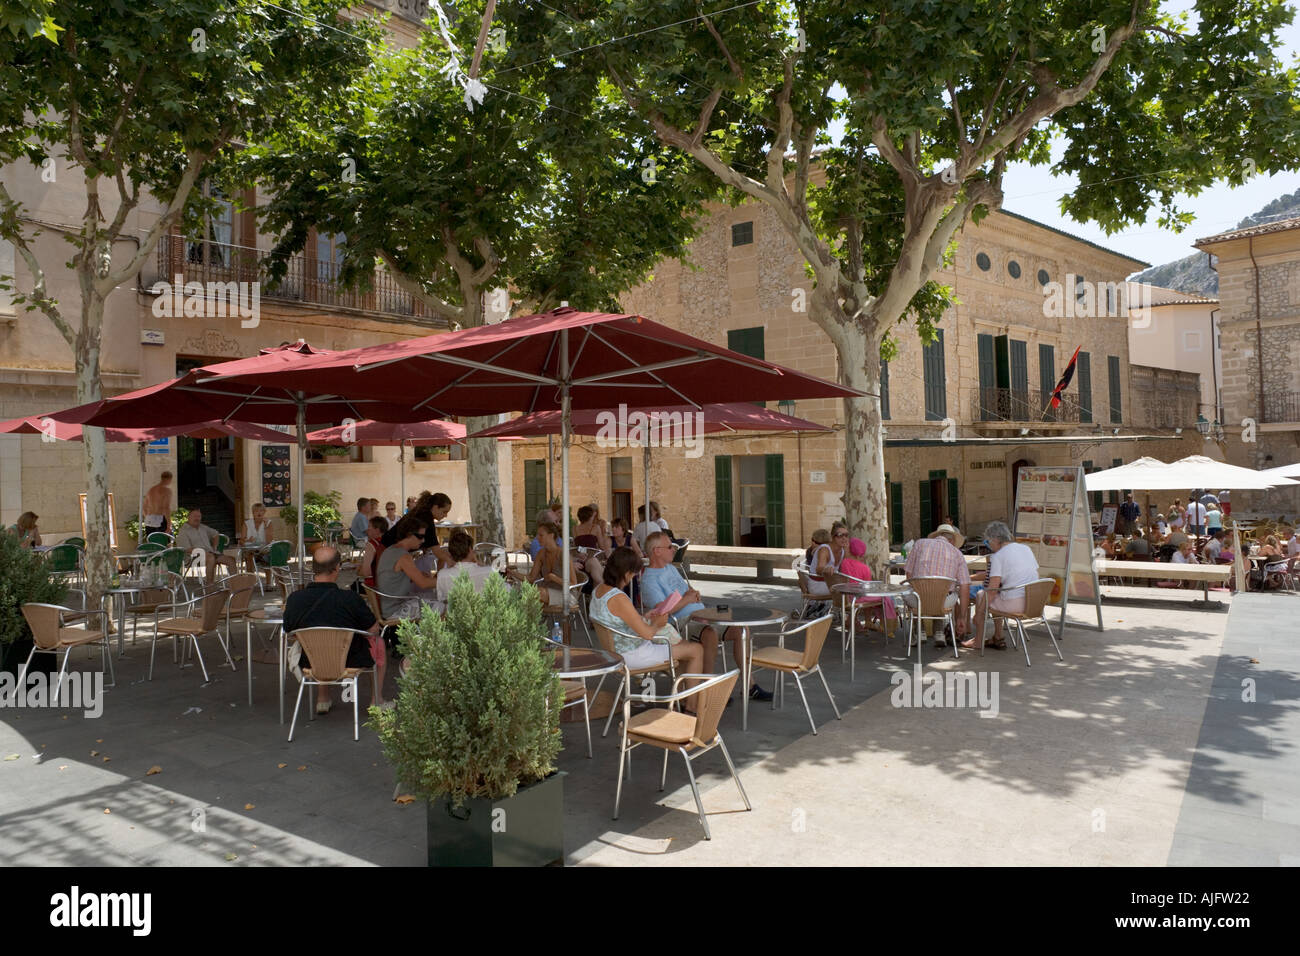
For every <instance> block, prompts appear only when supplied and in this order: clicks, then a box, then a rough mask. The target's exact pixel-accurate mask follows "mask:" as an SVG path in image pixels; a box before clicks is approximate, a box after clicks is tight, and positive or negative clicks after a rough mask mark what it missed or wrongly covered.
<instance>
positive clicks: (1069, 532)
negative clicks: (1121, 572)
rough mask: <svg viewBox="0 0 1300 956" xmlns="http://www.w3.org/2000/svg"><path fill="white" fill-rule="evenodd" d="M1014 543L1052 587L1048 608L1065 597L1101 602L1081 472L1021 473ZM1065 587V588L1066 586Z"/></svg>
mask: <svg viewBox="0 0 1300 956" xmlns="http://www.w3.org/2000/svg"><path fill="white" fill-rule="evenodd" d="M1015 522H1016V523H1015V528H1014V533H1015V537H1016V540H1017V541H1018V542H1020V543H1021V544H1024V545H1025V546H1026V547H1028V548H1029V549H1030V550H1031V551H1033V552H1034V558H1035V559H1036V560H1037V561H1038V570H1039V573H1040V574H1041V575H1042V576H1043V577H1045V578H1051V579H1052V580H1053V581H1054V582H1055V586H1054V587H1053V588H1052V596H1051V598H1050V599H1049V602H1048V603H1050V604H1052V605H1054V606H1056V607H1059V608H1060V609H1061V620H1062V622H1063V621H1064V620H1065V607H1066V605H1067V604H1068V603H1069V600H1070V598H1071V597H1076V598H1086V599H1091V600H1093V601H1095V602H1096V603H1097V626H1098V627H1101V603H1100V601H1101V599H1100V594H1099V590H1098V588H1097V578H1096V575H1095V574H1094V573H1093V568H1092V516H1091V515H1090V514H1089V513H1088V496H1087V494H1086V493H1085V491H1084V487H1083V469H1082V468H1080V467H1078V466H1066V467H1059V468H1038V467H1026V468H1021V469H1020V472H1019V476H1018V479H1017V482H1016V518H1015ZM1067 582H1068V583H1067Z"/></svg>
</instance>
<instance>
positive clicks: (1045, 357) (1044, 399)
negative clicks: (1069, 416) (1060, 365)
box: [1038, 344, 1056, 412]
mask: <svg viewBox="0 0 1300 956" xmlns="http://www.w3.org/2000/svg"><path fill="white" fill-rule="evenodd" d="M1038 388H1039V391H1041V392H1042V393H1043V394H1042V395H1041V396H1040V397H1039V401H1040V402H1041V403H1042V405H1041V406H1040V408H1039V411H1040V412H1041V411H1043V410H1045V409H1046V408H1047V406H1048V404H1049V403H1050V402H1051V400H1052V390H1053V389H1055V388H1056V348H1055V347H1054V346H1051V345H1041V344H1040V345H1039V346H1038Z"/></svg>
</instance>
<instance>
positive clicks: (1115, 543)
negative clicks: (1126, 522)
mask: <svg viewBox="0 0 1300 956" xmlns="http://www.w3.org/2000/svg"><path fill="white" fill-rule="evenodd" d="M1101 550H1103V551H1105V552H1106V557H1108V558H1111V559H1112V560H1113V559H1115V558H1118V557H1121V556H1123V554H1124V546H1123V545H1122V544H1121V543H1120V542H1119V540H1118V539H1117V538H1116V537H1115V532H1114V531H1112V532H1110V533H1109V534H1107V535H1106V540H1105V541H1103V542H1102V543H1101Z"/></svg>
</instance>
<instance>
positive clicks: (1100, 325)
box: [512, 202, 1200, 546]
mask: <svg viewBox="0 0 1300 956" xmlns="http://www.w3.org/2000/svg"><path fill="white" fill-rule="evenodd" d="M1143 265H1145V264H1144V263H1141V262H1139V261H1137V260H1135V259H1131V258H1128V257H1126V256H1123V255H1120V254H1118V253H1116V252H1113V251H1111V250H1108V249H1105V248H1103V247H1101V246H1098V245H1095V244H1093V243H1090V242H1086V241H1084V240H1082V239H1078V238H1076V237H1074V236H1071V235H1068V234H1066V233H1064V232H1061V231H1058V230H1056V229H1053V228H1050V227H1048V226H1045V225H1042V224H1041V223H1037V222H1034V221H1033V220H1031V219H1028V218H1026V217H1024V216H1020V215H1016V214H1014V213H1010V212H1001V213H995V214H993V215H990V216H988V217H987V218H986V219H984V220H983V221H982V222H981V223H980V224H979V225H974V224H968V225H967V226H966V227H965V229H964V230H963V231H962V233H961V234H960V236H959V242H958V246H957V251H956V257H955V261H954V262H953V263H952V266H951V268H949V269H947V270H945V272H944V273H942V274H941V275H940V276H939V277H938V278H939V280H940V281H942V282H945V283H947V284H949V285H951V286H953V287H954V289H955V291H956V299H957V304H956V305H954V306H953V307H952V308H950V309H949V310H948V311H947V312H946V314H945V315H944V317H943V320H942V322H941V323H940V337H939V339H938V340H937V341H936V342H935V343H934V344H933V345H930V346H926V347H923V346H922V344H921V343H920V341H919V339H918V338H917V337H916V336H915V335H914V334H909V333H908V332H907V330H906V329H903V328H900V329H899V330H898V339H899V345H900V351H899V355H898V357H897V358H896V359H895V360H894V361H892V362H889V363H888V364H887V365H886V366H885V368H884V369H883V372H884V376H883V378H884V388H883V389H882V393H883V399H884V405H885V409H884V411H885V417H886V419H887V422H886V431H887V435H886V449H885V463H886V471H887V472H888V478H889V488H890V507H889V514H886V515H879V516H876V519H875V520H878V521H880V522H882V523H885V522H887V523H888V526H889V529H890V536H891V539H892V540H893V541H895V542H901V541H905V540H907V539H910V538H915V537H916V536H918V535H921V534H925V533H927V532H929V531H930V530H932V529H933V528H934V527H935V526H936V525H937V524H939V523H940V522H942V521H943V520H944V517H945V516H950V517H952V518H953V519H955V520H956V521H958V522H959V524H960V526H961V527H962V528H963V530H968V531H971V532H978V531H979V529H981V528H982V527H983V525H984V524H985V523H987V522H988V521H990V520H993V519H999V518H1005V517H1006V516H1007V515H1008V514H1009V513H1010V511H1011V510H1012V507H1013V502H1014V494H1015V476H1016V473H1017V472H1016V466H1017V465H1022V464H1038V465H1062V464H1072V463H1080V464H1083V465H1084V467H1086V468H1088V469H1101V468H1108V467H1111V466H1113V465H1116V464H1121V463H1123V462H1127V461H1131V460H1133V459H1135V458H1138V457H1140V456H1142V455H1152V456H1155V457H1160V458H1163V459H1164V460H1171V459H1173V458H1178V457H1182V456H1183V455H1187V454H1193V453H1195V452H1196V451H1198V450H1199V444H1200V439H1199V436H1196V437H1195V440H1194V441H1193V440H1192V436H1193V435H1194V434H1195V433H1194V430H1187V431H1184V432H1183V434H1182V435H1181V436H1179V435H1177V434H1175V428H1174V427H1173V426H1172V425H1170V426H1167V427H1157V426H1156V425H1155V424H1153V423H1150V422H1149V416H1148V415H1147V414H1146V412H1147V410H1148V409H1149V407H1150V404H1151V401H1150V400H1151V398H1152V396H1151V394H1149V392H1150V390H1151V389H1153V388H1155V387H1156V385H1157V384H1158V383H1157V382H1156V376H1155V374H1154V373H1155V370H1149V371H1150V372H1151V373H1152V374H1141V375H1137V376H1136V377H1135V376H1134V369H1133V367H1132V366H1131V364H1130V357H1129V345H1128V334H1127V328H1126V326H1127V318H1126V316H1125V315H1123V314H1120V313H1123V312H1124V303H1125V300H1124V294H1123V289H1124V281H1125V277H1126V276H1128V275H1129V274H1130V273H1132V272H1133V271H1135V270H1136V269H1138V268H1140V267H1142V266H1143ZM809 285H810V281H809V279H808V277H807V276H806V274H805V272H804V265H803V260H802V258H801V257H800V256H799V254H798V252H797V250H796V249H795V248H794V245H793V243H792V242H791V241H790V240H789V239H788V238H787V237H786V234H785V232H784V231H783V230H782V229H781V228H780V226H779V225H778V224H777V222H776V220H775V217H774V216H773V215H772V214H771V213H770V212H769V211H768V210H767V209H766V207H764V206H762V205H759V204H755V203H752V202H746V203H744V204H742V205H739V206H736V207H734V208H733V207H718V208H716V209H714V210H712V211H711V214H710V217H709V219H708V221H707V224H706V226H705V228H704V230H703V232H702V234H701V235H700V236H699V237H698V238H697V239H696V240H695V242H693V243H692V245H691V249H690V261H689V264H686V263H682V262H679V261H667V262H663V263H661V264H660V265H659V267H658V268H657V269H656V270H655V273H654V275H653V277H652V279H651V280H650V281H648V282H646V283H645V284H644V285H642V286H640V287H639V288H637V289H635V290H633V291H632V292H631V293H629V294H628V295H626V296H625V297H624V298H623V307H624V309H625V310H626V311H629V312H638V313H641V314H643V315H646V316H647V317H649V318H652V319H654V320H656V321H659V322H664V323H666V324H668V325H672V326H674V327H677V328H680V329H682V330H683V331H686V332H689V333H691V334H692V335H697V336H700V337H702V338H705V339H709V340H711V341H715V342H720V343H726V344H727V345H728V346H729V347H730V348H732V349H734V350H736V351H739V352H742V353H745V354H749V355H756V356H761V357H763V358H766V359H768V360H771V361H773V362H777V363H780V364H783V365H789V366H793V367H794V368H797V369H799V370H800V371H803V372H809V373H812V374H814V375H819V376H822V377H825V378H830V379H834V378H835V377H836V376H837V357H836V353H835V350H834V348H833V347H832V345H831V343H830V341H829V339H828V338H827V336H826V335H825V334H824V333H823V332H822V331H821V330H820V329H819V328H818V327H817V326H815V325H814V324H813V323H812V322H811V321H810V320H809V318H808V316H807V314H806V313H804V312H802V311H800V306H801V303H802V301H803V300H804V299H805V298H806V294H807V292H808V290H809ZM1076 347H1078V348H1080V349H1081V352H1080V356H1079V363H1078V370H1077V374H1076V376H1075V378H1074V382H1073V383H1072V384H1071V386H1070V388H1069V389H1068V391H1067V393H1066V401H1065V402H1064V403H1063V405H1062V407H1061V408H1059V409H1056V410H1048V411H1047V413H1046V414H1045V413H1044V396H1045V395H1048V396H1050V394H1051V391H1052V389H1053V388H1054V386H1055V384H1056V382H1057V380H1058V378H1059V377H1060V375H1061V373H1062V372H1063V370H1064V368H1065V365H1066V363H1067V362H1068V361H1069V359H1070V357H1071V355H1072V354H1073V352H1074V350H1075V348H1076ZM1174 378H1177V377H1176V376H1175V377H1174ZM1159 384H1161V385H1162V387H1163V385H1165V384H1167V383H1159ZM1176 384H1177V388H1176V389H1175V391H1176V392H1178V393H1179V394H1181V396H1182V398H1181V401H1182V402H1183V403H1184V405H1185V407H1183V408H1181V409H1178V410H1176V411H1175V412H1171V413H1170V414H1169V416H1168V420H1169V421H1170V422H1174V420H1175V419H1177V420H1178V421H1185V422H1186V424H1188V425H1190V424H1192V423H1193V422H1194V421H1195V417H1196V401H1197V395H1196V392H1197V391H1198V389H1199V386H1193V387H1192V388H1191V389H1190V391H1189V390H1188V389H1187V387H1186V386H1187V381H1185V380H1178V381H1177V382H1176ZM1180 390H1181V391H1180ZM780 410H782V411H786V412H789V413H792V414H795V415H797V416H799V417H801V418H807V419H811V420H813V421H815V422H818V423H821V424H824V425H828V426H831V427H832V429H833V431H832V432H830V433H826V434H821V433H808V434H804V435H797V434H796V435H789V434H782V435H754V434H749V435H743V436H742V435H731V436H725V437H719V438H709V439H707V440H706V441H705V443H704V453H703V455H701V456H698V457H694V458H690V457H686V454H685V452H684V451H683V450H682V449H673V448H666V449H657V450H656V451H655V454H654V456H653V460H652V465H651V496H652V498H654V499H656V500H658V501H659V502H660V504H661V506H662V507H663V510H664V512H665V517H666V519H667V520H668V522H669V524H670V525H671V526H672V528H673V531H674V533H676V534H678V535H679V536H683V537H687V538H690V539H692V540H696V541H703V542H708V543H723V544H725V543H732V544H752V545H756V546H761V545H767V546H779V545H784V546H794V545H800V544H804V543H806V542H807V541H808V539H809V536H810V535H811V534H812V532H813V531H814V530H815V529H817V528H821V527H827V526H828V525H829V524H830V523H831V522H832V521H833V520H835V519H837V518H841V517H843V516H844V506H843V503H842V497H841V496H842V494H843V491H844V477H843V476H844V454H845V452H844V439H843V435H842V429H843V422H844V412H843V406H842V404H841V403H840V402H838V401H835V400H817V401H801V402H798V403H783V404H782V405H781V406H780ZM573 455H574V462H575V467H574V468H573V469H572V474H573V476H574V479H573V484H572V501H573V502H574V505H575V508H576V507H577V505H578V504H581V503H582V502H585V501H595V502H597V503H598V504H600V505H601V508H602V514H604V515H606V516H607V517H611V516H613V515H616V514H624V515H627V514H629V511H630V510H631V509H634V508H635V506H636V505H638V504H639V503H640V502H641V499H642V497H643V492H642V490H641V489H642V487H643V475H644V471H643V465H642V454H641V451H640V450H639V449H604V448H600V447H597V445H596V443H595V442H593V441H590V440H587V441H583V440H578V441H576V442H575V445H574V452H573ZM546 456H547V445H546V442H545V440H540V441H539V440H533V441H528V442H519V443H516V447H515V449H514V458H515V462H514V486H515V487H514V498H515V519H516V527H518V528H521V529H526V528H528V527H529V525H530V523H531V522H532V520H533V518H534V517H535V515H536V511H537V510H538V509H540V508H541V507H542V506H543V502H544V500H545V497H546V493H547V472H548V468H547V461H546ZM553 471H554V475H555V480H557V481H558V475H559V469H558V466H555V467H554V469H553ZM1099 498H1100V496H1097V499H1099ZM1097 499H1095V506H1099V505H1100V504H1101V502H1100V500H1097ZM522 536H523V535H522V534H521V535H520V537H522ZM517 543H518V542H512V544H517Z"/></svg>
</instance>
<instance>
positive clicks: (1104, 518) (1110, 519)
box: [1098, 504, 1119, 534]
mask: <svg viewBox="0 0 1300 956" xmlns="http://www.w3.org/2000/svg"><path fill="white" fill-rule="evenodd" d="M1118 517H1119V505H1115V504H1110V505H1102V506H1101V522H1100V524H1099V526H1098V531H1099V532H1100V533H1101V534H1112V533H1113V532H1114V531H1115V520H1116V519H1117V518H1118Z"/></svg>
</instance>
